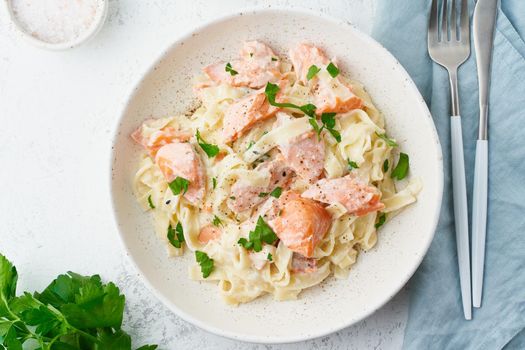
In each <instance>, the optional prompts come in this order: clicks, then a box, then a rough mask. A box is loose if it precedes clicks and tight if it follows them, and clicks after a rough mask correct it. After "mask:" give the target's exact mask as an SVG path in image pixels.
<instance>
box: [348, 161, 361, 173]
mask: <svg viewBox="0 0 525 350" xmlns="http://www.w3.org/2000/svg"><path fill="white" fill-rule="evenodd" d="M352 169H359V165H357V163H356V162H354V161H353V160H350V159H348V170H349V171H352Z"/></svg>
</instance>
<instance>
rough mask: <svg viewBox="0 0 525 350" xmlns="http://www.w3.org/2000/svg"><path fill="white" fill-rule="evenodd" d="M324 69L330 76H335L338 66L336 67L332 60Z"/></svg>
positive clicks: (337, 73)
mask: <svg viewBox="0 0 525 350" xmlns="http://www.w3.org/2000/svg"><path fill="white" fill-rule="evenodd" d="M326 70H327V71H328V73H329V74H330V75H331V76H332V78H335V77H337V76H338V75H339V68H337V67H336V66H335V64H333V63H332V62H330V64H329V65H328V66H326Z"/></svg>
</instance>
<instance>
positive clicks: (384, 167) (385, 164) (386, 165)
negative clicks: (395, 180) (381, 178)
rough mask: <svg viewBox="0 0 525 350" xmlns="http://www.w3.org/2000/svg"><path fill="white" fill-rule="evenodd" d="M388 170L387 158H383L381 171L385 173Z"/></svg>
mask: <svg viewBox="0 0 525 350" xmlns="http://www.w3.org/2000/svg"><path fill="white" fill-rule="evenodd" d="M387 171H388V159H385V161H384V162H383V172H384V173H386V172H387Z"/></svg>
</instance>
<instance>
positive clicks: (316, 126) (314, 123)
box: [308, 118, 323, 139]
mask: <svg viewBox="0 0 525 350" xmlns="http://www.w3.org/2000/svg"><path fill="white" fill-rule="evenodd" d="M308 122H309V123H310V125H311V126H312V128H313V129H314V131H315V132H316V133H317V137H318V139H321V131H322V130H323V128H322V127H319V124H317V120H316V119H315V118H308Z"/></svg>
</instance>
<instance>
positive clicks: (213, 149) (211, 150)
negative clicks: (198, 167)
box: [195, 129, 219, 158]
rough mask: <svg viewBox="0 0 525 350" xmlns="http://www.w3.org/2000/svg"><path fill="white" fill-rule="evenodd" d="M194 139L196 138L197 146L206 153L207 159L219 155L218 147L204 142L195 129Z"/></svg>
mask: <svg viewBox="0 0 525 350" xmlns="http://www.w3.org/2000/svg"><path fill="white" fill-rule="evenodd" d="M195 137H196V138H197V142H198V143H199V146H201V148H202V149H203V151H204V152H206V154H207V155H208V158H213V157H215V156H216V155H217V154H218V153H219V146H217V145H212V144H210V143H207V142H206V141H204V139H203V138H202V137H201V133H200V132H199V130H198V129H197V132H196V133H195Z"/></svg>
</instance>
